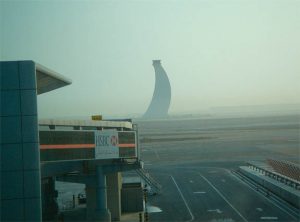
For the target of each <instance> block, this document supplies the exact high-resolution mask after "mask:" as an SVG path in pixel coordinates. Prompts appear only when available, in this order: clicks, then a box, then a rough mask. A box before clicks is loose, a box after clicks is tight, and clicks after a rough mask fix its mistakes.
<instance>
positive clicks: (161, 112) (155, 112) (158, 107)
mask: <svg viewBox="0 0 300 222" xmlns="http://www.w3.org/2000/svg"><path fill="white" fill-rule="evenodd" d="M153 67H154V70H155V89H154V92H153V97H152V100H151V103H150V105H149V107H148V109H147V111H146V112H145V114H144V116H143V118H148V119H155V118H166V117H168V110H169V107H170V102H171V85H170V82H169V79H168V76H167V73H166V72H165V70H164V68H163V67H162V65H161V63H160V60H153Z"/></svg>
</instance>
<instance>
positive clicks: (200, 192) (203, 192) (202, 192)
mask: <svg viewBox="0 0 300 222" xmlns="http://www.w3.org/2000/svg"><path fill="white" fill-rule="evenodd" d="M194 194H206V192H205V191H195V192H194Z"/></svg>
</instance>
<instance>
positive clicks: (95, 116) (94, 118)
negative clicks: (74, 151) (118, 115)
mask: <svg viewBox="0 0 300 222" xmlns="http://www.w3.org/2000/svg"><path fill="white" fill-rule="evenodd" d="M92 120H102V115H93V116H92Z"/></svg>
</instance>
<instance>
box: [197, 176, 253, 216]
mask: <svg viewBox="0 0 300 222" xmlns="http://www.w3.org/2000/svg"><path fill="white" fill-rule="evenodd" d="M199 175H200V176H201V177H202V178H203V179H204V180H205V181H206V182H207V183H208V184H209V185H210V186H211V187H212V188H213V189H214V190H215V191H216V192H217V193H218V194H219V195H220V196H221V197H222V198H223V200H225V202H226V203H227V204H228V205H229V206H230V207H231V208H232V209H233V210H234V211H235V212H236V213H237V214H238V215H239V216H240V217H241V218H242V219H243V221H246V222H248V221H247V219H246V218H245V217H243V215H242V214H241V213H240V212H239V211H238V210H237V209H236V208H235V207H234V206H233V205H232V204H231V203H230V202H229V201H228V200H227V199H226V197H224V195H223V194H222V193H221V192H220V191H219V190H218V189H217V188H216V187H215V186H214V185H213V184H212V183H211V182H210V181H209V180H208V179H206V177H204V176H202V175H201V174H200V173H199Z"/></svg>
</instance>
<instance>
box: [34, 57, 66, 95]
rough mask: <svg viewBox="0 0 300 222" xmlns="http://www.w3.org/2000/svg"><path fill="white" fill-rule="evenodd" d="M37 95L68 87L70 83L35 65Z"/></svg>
mask: <svg viewBox="0 0 300 222" xmlns="http://www.w3.org/2000/svg"><path fill="white" fill-rule="evenodd" d="M36 80H37V94H38V95H39V94H42V93H46V92H49V91H52V90H55V89H58V88H60V87H64V86H67V85H70V84H71V83H72V81H71V80H70V79H68V78H66V77H64V76H62V75H60V74H58V73H56V72H54V71H52V70H50V69H48V68H46V67H44V66H42V65H40V64H38V63H36Z"/></svg>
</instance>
